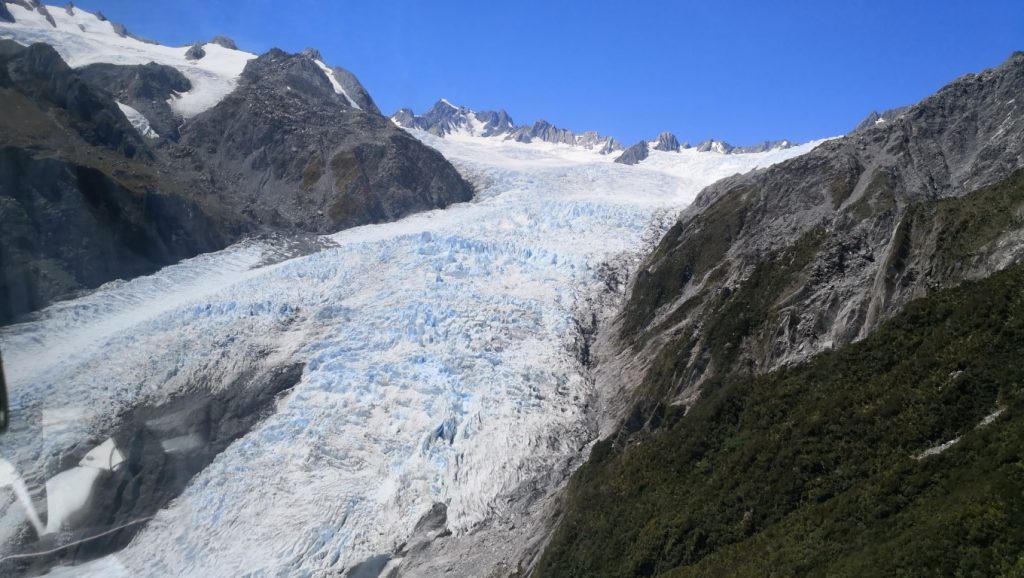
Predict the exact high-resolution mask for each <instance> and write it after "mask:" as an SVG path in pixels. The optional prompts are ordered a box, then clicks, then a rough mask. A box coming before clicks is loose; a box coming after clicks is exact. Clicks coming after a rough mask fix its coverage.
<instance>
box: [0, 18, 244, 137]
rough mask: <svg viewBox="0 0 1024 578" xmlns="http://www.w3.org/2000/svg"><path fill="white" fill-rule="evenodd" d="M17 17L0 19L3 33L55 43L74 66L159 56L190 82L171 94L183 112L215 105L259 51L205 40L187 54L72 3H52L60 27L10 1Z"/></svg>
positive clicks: (28, 41)
mask: <svg viewBox="0 0 1024 578" xmlns="http://www.w3.org/2000/svg"><path fill="white" fill-rule="evenodd" d="M7 8H8V9H9V10H10V11H11V14H12V15H13V16H14V19H15V23H14V24H10V23H7V22H0V38H9V39H12V40H15V41H16V42H18V43H20V44H31V43H33V42H45V43H47V44H49V45H51V46H53V47H54V48H55V49H56V50H57V52H59V53H60V55H61V57H62V58H63V59H64V60H65V61H66V62H67V63H68V65H70V66H71V67H73V68H78V67H81V66H86V65H89V64H96V63H100V62H105V63H110V64H129V65H130V64H147V63H149V62H156V63H157V64H165V65H168V66H173V67H174V68H176V69H178V70H179V71H181V73H182V74H184V75H185V77H186V78H188V79H189V81H190V82H191V83H192V90H190V91H188V92H185V93H183V94H180V95H177V96H175V97H172V98H171V100H170V102H169V104H170V105H171V108H172V109H174V111H175V112H177V113H178V114H180V115H182V116H183V117H185V118H189V117H192V116H195V115H197V114H199V113H201V112H203V111H205V110H207V109H209V108H212V107H213V106H215V105H216V104H217V103H218V102H220V101H221V100H222V99H223V98H224V97H225V96H227V95H228V94H230V93H231V91H233V90H234V89H235V86H237V84H238V77H239V75H241V74H242V69H244V68H245V64H246V62H248V61H249V60H251V59H253V58H256V55H255V54H251V53H249V52H244V51H241V50H231V49H228V48H224V47H223V46H220V45H218V44H204V45H203V50H204V51H205V52H206V56H204V57H203V58H201V59H199V60H194V61H193V60H188V59H186V58H185V53H186V52H187V51H188V47H187V46H179V47H173V46H163V45H159V44H150V43H147V42H142V41H140V40H136V39H134V38H131V37H122V36H119V35H118V34H117V33H116V32H115V31H114V27H113V25H112V24H111V23H110V22H109V21H104V20H99V19H98V18H96V16H95V15H94V14H92V13H90V12H86V11H85V10H82V9H81V8H77V7H75V8H73V9H72V12H73V13H74V14H73V15H71V14H68V13H67V12H66V11H65V10H64V8H60V7H56V6H49V7H48V12H49V14H50V15H51V16H52V17H53V19H54V22H55V23H56V27H54V26H52V25H51V24H50V23H49V22H48V21H47V20H46V18H45V17H44V16H43V15H42V14H39V13H38V12H36V11H32V10H27V9H25V8H23V7H22V6H19V5H17V4H13V3H8V5H7Z"/></svg>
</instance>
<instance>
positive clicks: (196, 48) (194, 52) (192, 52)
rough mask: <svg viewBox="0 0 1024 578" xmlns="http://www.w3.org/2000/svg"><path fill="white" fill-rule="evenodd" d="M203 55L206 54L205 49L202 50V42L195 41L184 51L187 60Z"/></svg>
mask: <svg viewBox="0 0 1024 578" xmlns="http://www.w3.org/2000/svg"><path fill="white" fill-rule="evenodd" d="M204 56H206V51H205V50H203V43H202V42H196V43H195V44H193V45H192V46H190V47H189V48H188V51H186V52H185V58H187V59H189V60H199V59H201V58H202V57H204Z"/></svg>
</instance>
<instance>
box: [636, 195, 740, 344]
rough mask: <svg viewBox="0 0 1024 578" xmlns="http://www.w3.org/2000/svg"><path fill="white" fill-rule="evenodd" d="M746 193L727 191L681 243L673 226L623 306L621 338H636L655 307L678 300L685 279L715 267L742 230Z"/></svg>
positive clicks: (677, 227) (678, 228)
mask: <svg viewBox="0 0 1024 578" xmlns="http://www.w3.org/2000/svg"><path fill="white" fill-rule="evenodd" d="M750 192H751V191H750V189H748V188H739V189H736V190H733V191H729V193H728V194H726V195H725V196H723V197H722V198H720V199H718V200H717V201H715V203H713V204H712V205H711V206H710V207H708V208H707V209H705V210H704V212H703V213H701V216H700V227H699V229H697V230H694V231H686V236H685V238H682V239H680V235H682V234H683V232H684V228H683V225H682V224H680V223H676V224H675V225H673V227H672V228H671V229H670V230H669V232H668V233H667V234H666V235H665V237H664V239H662V241H661V243H660V244H659V245H658V248H657V249H655V251H654V254H653V255H651V257H650V259H649V260H648V262H649V263H654V264H657V266H656V267H655V269H654V270H653V271H652V272H650V273H648V272H646V271H641V272H640V273H639V276H638V282H637V284H636V287H635V288H634V291H633V293H632V295H630V299H629V302H628V303H626V306H625V315H624V318H625V320H626V321H625V323H624V324H623V327H622V335H623V336H624V337H627V338H635V337H639V333H640V331H641V330H642V329H644V328H646V327H647V326H648V324H649V323H650V322H651V320H652V319H654V315H655V313H656V312H657V310H658V308H659V307H661V306H662V305H664V304H665V303H667V302H668V301H670V300H671V299H674V298H675V297H676V296H678V295H679V293H680V292H681V291H682V289H683V288H684V287H685V286H686V285H687V283H689V282H690V280H691V279H700V278H701V277H703V276H704V275H705V274H706V273H708V272H709V271H711V270H712V269H714V268H715V267H717V266H718V265H719V264H721V262H722V259H723V258H724V257H725V254H726V253H727V252H728V251H729V247H731V246H732V242H733V240H734V239H735V238H736V237H738V236H739V234H740V232H741V231H742V230H743V227H744V226H745V225H746V222H747V203H746V197H747V195H748V193H750Z"/></svg>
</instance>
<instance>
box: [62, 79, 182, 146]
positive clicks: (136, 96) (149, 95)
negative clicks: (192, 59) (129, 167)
mask: <svg viewBox="0 0 1024 578" xmlns="http://www.w3.org/2000/svg"><path fill="white" fill-rule="evenodd" d="M76 72H77V73H78V75H79V77H81V78H82V79H83V80H84V81H85V82H87V83H89V85H91V86H92V87H93V89H95V90H96V91H105V92H108V93H109V94H110V95H112V96H113V97H114V99H115V100H116V101H118V102H123V103H125V104H127V105H128V106H131V107H132V108H134V109H136V110H138V111H139V112H141V113H142V114H143V115H144V116H145V117H146V119H147V120H148V121H149V123H150V125H151V126H152V128H153V130H155V131H156V132H157V133H158V134H159V135H160V136H161V137H164V138H168V139H171V140H174V141H176V140H178V128H179V127H180V126H181V124H182V120H181V118H179V117H178V116H177V115H176V114H175V113H174V111H173V110H172V109H171V106H170V104H168V101H169V99H171V98H172V97H174V95H175V94H177V93H184V92H188V91H189V90H191V89H192V83H191V82H189V80H188V79H187V78H185V75H183V74H182V73H181V72H179V71H178V70H177V69H176V68H173V67H171V66H165V65H162V64H156V63H155V62H150V63H149V64H144V65H135V66H129V65H118V64H104V63H101V64H90V65H88V66H84V67H82V68H79V69H78V70H77V71H76Z"/></svg>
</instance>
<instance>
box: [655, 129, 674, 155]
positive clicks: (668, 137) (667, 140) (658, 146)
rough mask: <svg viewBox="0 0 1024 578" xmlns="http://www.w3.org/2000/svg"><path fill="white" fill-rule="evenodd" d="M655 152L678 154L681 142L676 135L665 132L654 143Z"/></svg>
mask: <svg viewBox="0 0 1024 578" xmlns="http://www.w3.org/2000/svg"><path fill="white" fill-rule="evenodd" d="M654 150H656V151H665V152H673V153H674V152H677V151H678V150H679V140H678V139H676V135H674V134H672V133H670V132H663V133H661V134H659V135H658V138H657V139H656V140H655V143H654Z"/></svg>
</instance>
